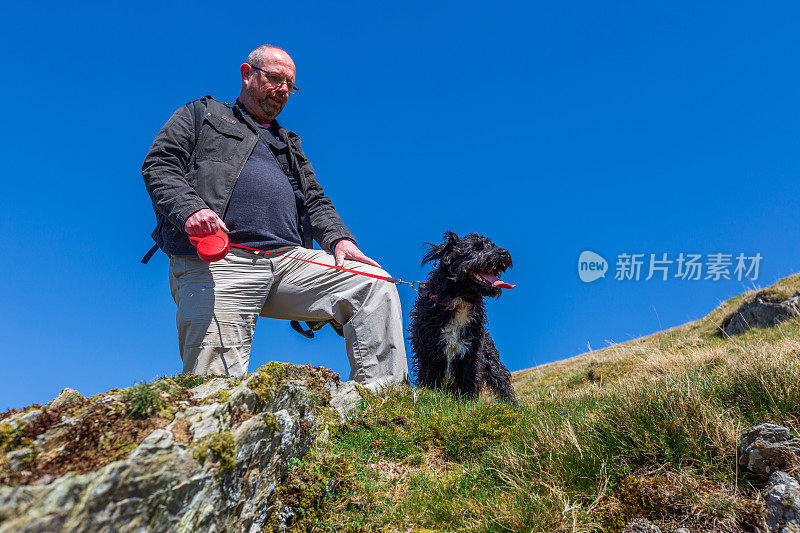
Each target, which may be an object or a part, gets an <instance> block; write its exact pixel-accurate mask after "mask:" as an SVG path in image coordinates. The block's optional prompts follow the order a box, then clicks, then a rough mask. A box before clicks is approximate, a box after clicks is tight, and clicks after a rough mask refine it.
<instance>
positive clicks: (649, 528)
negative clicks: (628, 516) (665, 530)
mask: <svg viewBox="0 0 800 533" xmlns="http://www.w3.org/2000/svg"><path fill="white" fill-rule="evenodd" d="M622 533H661V529H660V528H659V527H658V526H656V525H654V524H651V523H650V521H649V520H647V519H645V518H634V519H633V520H631V521H630V522H628V524H627V525H626V526H625V528H624V529H623V530H622Z"/></svg>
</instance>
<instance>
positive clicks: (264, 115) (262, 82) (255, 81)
mask: <svg viewBox="0 0 800 533" xmlns="http://www.w3.org/2000/svg"><path fill="white" fill-rule="evenodd" d="M255 66H256V67H259V68H261V69H263V70H266V71H268V72H270V73H271V74H276V75H278V76H280V77H281V78H283V79H284V80H286V81H290V82H292V83H294V76H295V68H294V62H293V61H292V58H291V57H289V55H288V54H286V53H285V52H283V51H281V50H268V51H267V52H266V53H265V54H264V62H263V64H262V65H255ZM241 70H242V86H243V89H242V90H243V92H245V93H246V94H247V96H248V97H249V100H250V102H251V103H252V105H253V106H254V107H255V108H256V109H255V110H251V113H252V112H253V111H255V113H253V114H254V115H256V118H258V119H259V120H262V121H265V122H269V121H271V120H272V119H274V118H275V117H277V116H278V115H279V114H280V112H281V111H282V110H283V107H284V106H285V105H286V102H287V101H288V100H289V88H288V87H287V86H286V83H281V84H280V85H273V84H272V83H270V81H269V79H268V76H267V74H265V73H264V72H261V71H259V70H256V69H254V68H252V67H250V65H248V64H247V63H245V64H243V65H242V67H241Z"/></svg>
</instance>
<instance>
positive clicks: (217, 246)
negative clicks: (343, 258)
mask: <svg viewBox="0 0 800 533" xmlns="http://www.w3.org/2000/svg"><path fill="white" fill-rule="evenodd" d="M189 241H191V243H192V244H193V245H194V246H195V247H196V248H197V255H198V257H200V259H202V260H203V261H207V262H209V263H213V262H214V261H219V260H220V259H222V258H223V257H225V256H226V255H228V252H229V251H230V249H231V247H233V248H241V249H243V250H250V251H251V252H258V253H262V254H270V255H274V256H277V257H285V258H287V259H294V260H295V261H303V262H304V263H311V264H312V265H319V266H322V267H326V268H332V269H334V270H341V271H343V272H350V273H352V274H358V275H359V276H367V277H369V278H375V279H380V280H383V281H388V282H389V283H394V284H395V285H408V286H409V287H411V288H412V289H414V290H415V291H419V289H420V285H422V284H424V283H425V282H424V281H403V280H402V279H399V278H393V277H391V276H381V275H379V274H371V273H369V272H362V271H360V270H353V269H351V268H345V267H340V266H336V265H329V264H327V263H319V262H317V261H311V260H309V259H303V258H301V257H293V256H291V255H284V254H279V253H276V252H270V251H268V250H259V249H258V248H250V247H249V246H242V245H241V244H234V243H232V242H231V241H230V239H229V238H228V234H227V233H225V231H224V230H219V231H217V232H216V233H214V234H213V235H206V236H205V237H193V236H189ZM493 285H494V286H495V287H500V288H502V289H514V288H516V287H517V286H516V285H511V284H509V283H506V282H505V281H500V280H499V279H497V278H495V281H494V282H493Z"/></svg>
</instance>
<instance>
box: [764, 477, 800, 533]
mask: <svg viewBox="0 0 800 533" xmlns="http://www.w3.org/2000/svg"><path fill="white" fill-rule="evenodd" d="M764 504H765V506H766V515H767V516H766V518H767V527H769V531H770V533H800V483H798V482H797V480H796V479H794V478H793V477H792V476H790V475H789V474H787V473H786V472H781V471H778V472H774V473H773V474H772V475H771V476H770V477H769V482H768V483H767V486H766V487H765V488H764Z"/></svg>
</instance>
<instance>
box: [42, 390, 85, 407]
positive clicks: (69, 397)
mask: <svg viewBox="0 0 800 533" xmlns="http://www.w3.org/2000/svg"><path fill="white" fill-rule="evenodd" d="M84 399H85V398H84V397H83V396H82V395H81V393H80V392H78V391H76V390H75V389H69V388H67V389H63V390H62V391H61V394H59V395H58V396H56V397H55V398H54V399H52V400H50V401H49V402H47V404H46V406H47V408H48V409H58V408H60V407H66V406H67V405H70V404H73V403H77V402H79V401H81V400H84Z"/></svg>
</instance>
